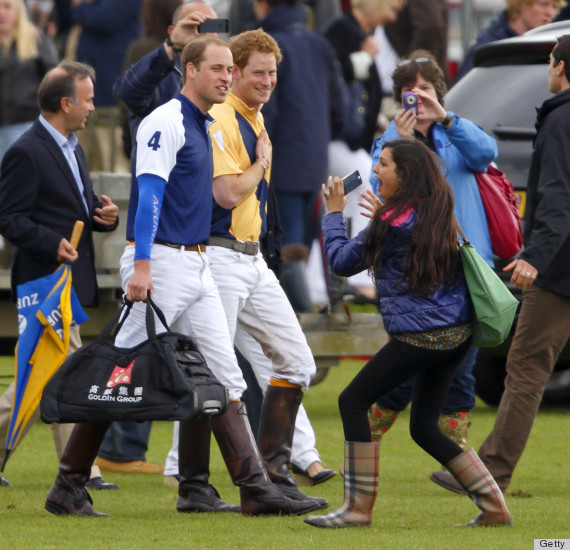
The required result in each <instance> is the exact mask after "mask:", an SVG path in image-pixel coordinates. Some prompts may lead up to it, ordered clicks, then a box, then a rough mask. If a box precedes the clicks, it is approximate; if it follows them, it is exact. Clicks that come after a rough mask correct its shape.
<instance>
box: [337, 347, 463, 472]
mask: <svg viewBox="0 0 570 550" xmlns="http://www.w3.org/2000/svg"><path fill="white" fill-rule="evenodd" d="M470 340H471V339H470V338H469V339H468V340H466V341H465V342H463V343H462V344H461V345H460V346H459V347H457V348H454V349H451V350H445V351H439V350H431V349H425V348H419V347H417V346H412V345H410V344H406V343H404V342H401V341H399V340H395V339H392V340H390V341H389V342H388V343H387V344H386V345H385V346H384V347H383V348H382V349H381V350H380V351H379V352H378V353H377V354H376V355H375V356H374V357H373V358H372V359H371V360H370V361H368V363H366V365H364V367H363V368H362V370H361V371H360V372H359V373H358V374H357V375H356V376H355V377H354V379H353V380H352V382H351V383H350V384H349V385H348V386H347V387H346V388H345V389H344V391H343V392H342V393H341V394H340V396H339V398H338V405H339V409H340V415H341V418H342V425H343V428H344V437H345V440H346V441H361V442H369V441H370V440H371V435H370V425H369V423H368V409H369V408H370V406H371V405H372V404H373V403H374V402H375V401H376V400H377V399H378V398H379V397H381V396H382V395H384V394H386V393H388V392H389V391H391V390H393V389H394V388H397V387H398V386H399V385H400V384H402V383H403V382H405V381H406V380H408V379H409V378H412V377H414V376H415V379H414V387H413V391H412V408H411V412H410V434H411V436H412V439H413V440H414V441H415V442H416V443H417V444H418V445H419V446H420V447H421V448H422V449H424V450H425V451H426V452H427V453H429V454H430V455H431V456H433V457H434V458H435V459H436V460H437V461H438V462H440V463H441V464H447V463H448V462H449V461H450V460H451V459H453V458H455V457H456V456H457V455H459V454H460V453H461V452H462V449H461V447H459V445H457V444H456V443H455V442H454V441H453V440H451V439H450V438H448V437H447V436H445V435H444V434H443V433H442V432H441V430H440V429H439V424H438V420H439V415H440V412H441V408H442V406H443V402H444V400H445V396H446V394H447V390H448V389H449V385H450V384H451V379H452V378H453V373H454V372H455V369H457V367H458V366H459V364H460V363H461V361H462V359H463V357H464V356H465V354H466V353H467V350H468V349H469V342H470Z"/></svg>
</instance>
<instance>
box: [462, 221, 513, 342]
mask: <svg viewBox="0 0 570 550" xmlns="http://www.w3.org/2000/svg"><path fill="white" fill-rule="evenodd" d="M459 233H460V235H461V237H462V238H463V244H460V245H459V252H460V254H461V261H462V263H463V271H464V273H465V280H466V281H467V288H468V289H469V294H470V296H471V302H472V303H473V321H472V323H473V340H472V342H471V345H472V346H475V347H480V348H491V347H493V346H497V345H499V344H500V343H501V342H503V340H505V338H506V337H507V336H508V335H509V332H510V330H511V326H512V324H513V321H514V318H515V314H516V312H517V308H518V305H519V301H518V300H517V299H516V298H515V297H514V296H513V295H512V294H511V292H510V290H509V289H508V288H507V287H506V286H505V284H504V283H503V281H501V279H500V278H499V276H498V275H497V274H496V273H495V272H494V271H493V269H492V268H491V267H489V265H488V264H487V262H486V261H485V260H484V259H483V258H481V256H480V255H479V253H478V252H477V251H476V250H475V248H474V247H473V246H472V245H471V244H470V243H469V241H468V240H467V239H466V237H465V235H464V233H463V231H462V230H461V228H460V227H459Z"/></svg>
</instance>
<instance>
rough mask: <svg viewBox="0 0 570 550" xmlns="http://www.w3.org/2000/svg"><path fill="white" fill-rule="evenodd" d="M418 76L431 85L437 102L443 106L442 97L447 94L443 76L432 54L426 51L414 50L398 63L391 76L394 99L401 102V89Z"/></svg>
mask: <svg viewBox="0 0 570 550" xmlns="http://www.w3.org/2000/svg"><path fill="white" fill-rule="evenodd" d="M418 75H422V77H423V78H425V79H426V80H427V81H428V82H431V83H432V84H433V87H434V88H435V93H436V94H437V100H438V101H439V103H440V105H442V106H443V102H444V97H445V94H446V93H447V83H446V82H445V74H444V72H443V69H442V68H441V67H440V66H439V65H438V64H437V61H436V59H435V57H434V56H433V54H432V53H430V52H428V51H427V50H415V51H413V52H412V53H411V54H409V55H407V56H406V57H404V58H403V59H402V60H401V61H400V63H399V64H398V66H397V67H396V69H395V70H394V73H393V74H392V79H393V81H394V99H395V100H396V101H397V102H398V103H400V102H401V101H402V88H404V87H406V86H409V85H410V84H413V83H414V82H415V81H416V79H417V78H418Z"/></svg>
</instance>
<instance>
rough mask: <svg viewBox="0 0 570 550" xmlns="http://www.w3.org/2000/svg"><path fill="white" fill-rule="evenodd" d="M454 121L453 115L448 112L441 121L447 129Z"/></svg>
mask: <svg viewBox="0 0 570 550" xmlns="http://www.w3.org/2000/svg"><path fill="white" fill-rule="evenodd" d="M452 122H453V116H451V115H450V114H449V113H446V114H445V118H444V119H443V120H442V121H441V125H442V126H443V127H444V128H445V129H446V130H447V129H449V127H450V126H451V123H452Z"/></svg>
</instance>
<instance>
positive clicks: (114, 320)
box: [95, 300, 133, 344]
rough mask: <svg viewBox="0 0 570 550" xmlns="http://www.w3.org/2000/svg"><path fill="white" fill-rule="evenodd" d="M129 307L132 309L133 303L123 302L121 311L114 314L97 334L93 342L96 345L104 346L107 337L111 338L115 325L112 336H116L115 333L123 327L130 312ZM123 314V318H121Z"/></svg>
mask: <svg viewBox="0 0 570 550" xmlns="http://www.w3.org/2000/svg"><path fill="white" fill-rule="evenodd" d="M131 307H133V302H129V301H128V300H123V304H122V306H121V309H119V311H117V313H115V315H113V317H111V319H110V320H109V322H108V323H107V324H106V325H105V326H104V327H103V330H102V331H101V332H100V333H99V336H97V338H96V339H95V342H97V343H98V344H104V343H105V342H106V341H107V340H108V339H109V336H111V331H112V330H113V328H114V327H115V325H117V328H116V330H115V333H114V336H117V332H119V330H120V328H121V327H122V326H123V323H124V322H125V319H126V318H127V317H128V316H129V313H130V312H131ZM123 313H124V316H123V317H122V318H121V316H122V315H123Z"/></svg>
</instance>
